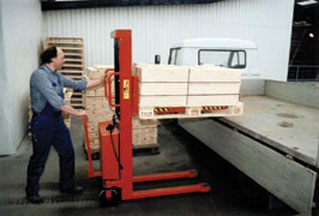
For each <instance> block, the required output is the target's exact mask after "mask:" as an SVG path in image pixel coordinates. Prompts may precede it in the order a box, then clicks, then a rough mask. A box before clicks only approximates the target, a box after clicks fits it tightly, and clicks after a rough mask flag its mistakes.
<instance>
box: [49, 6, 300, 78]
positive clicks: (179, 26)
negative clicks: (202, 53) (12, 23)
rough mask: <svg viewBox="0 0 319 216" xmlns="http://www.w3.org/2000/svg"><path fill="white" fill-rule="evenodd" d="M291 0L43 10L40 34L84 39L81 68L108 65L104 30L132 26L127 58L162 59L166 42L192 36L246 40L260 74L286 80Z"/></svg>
mask: <svg viewBox="0 0 319 216" xmlns="http://www.w3.org/2000/svg"><path fill="white" fill-rule="evenodd" d="M293 5H294V2H293V1H290V0H267V1H264V0H254V1H252V0H241V1H238V0H227V1H222V2H218V3H211V4H196V5H173V6H146V7H115V8H98V9H80V10H60V11H49V12H44V17H45V29H46V31H45V32H44V35H43V36H79V37H83V38H84V40H85V59H86V66H92V65H94V64H113V41H112V40H110V38H109V37H110V36H109V35H110V32H111V31H112V30H114V29H118V28H130V29H132V30H133V61H143V62H148V63H152V62H153V61H154V55H155V54H160V55H161V56H162V62H163V63H166V62H167V59H168V53H169V51H168V50H169V47H170V45H171V44H172V43H173V42H175V41H178V40H183V39H188V38H198V37H229V38H238V39H245V40H251V41H254V42H256V44H257V46H258V48H259V57H260V68H261V69H262V71H263V72H264V78H268V79H277V80H286V77H287V68H288V56H289V47H290V35H291V25H292V14H293Z"/></svg>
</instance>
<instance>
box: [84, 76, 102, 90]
mask: <svg viewBox="0 0 319 216" xmlns="http://www.w3.org/2000/svg"><path fill="white" fill-rule="evenodd" d="M104 78H105V75H103V76H100V78H98V79H95V80H88V83H87V84H86V88H87V89H88V88H93V87H96V86H99V85H101V84H102V83H103V82H104Z"/></svg>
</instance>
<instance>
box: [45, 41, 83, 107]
mask: <svg viewBox="0 0 319 216" xmlns="http://www.w3.org/2000/svg"><path fill="white" fill-rule="evenodd" d="M43 46H44V48H48V47H50V46H58V47H60V48H61V49H62V50H63V52H64V59H65V63H64V65H63V67H62V69H61V70H60V72H61V73H62V74H63V75H65V76H67V77H69V78H72V79H76V80H81V79H83V76H84V69H85V65H84V40H83V38H81V37H46V38H45V40H44V43H43ZM71 105H72V106H73V107H74V108H76V109H82V108H83V107H84V106H85V99H84V95H83V92H80V93H78V92H75V93H74V94H73V95H72V99H71Z"/></svg>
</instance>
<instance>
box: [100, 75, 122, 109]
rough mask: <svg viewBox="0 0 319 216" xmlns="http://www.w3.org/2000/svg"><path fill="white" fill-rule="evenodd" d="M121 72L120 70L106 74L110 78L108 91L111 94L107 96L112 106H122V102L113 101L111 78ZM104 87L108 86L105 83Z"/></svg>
mask: <svg viewBox="0 0 319 216" xmlns="http://www.w3.org/2000/svg"><path fill="white" fill-rule="evenodd" d="M120 74H121V73H120V72H114V73H111V74H109V75H106V76H107V80H108V83H107V84H108V86H107V87H108V92H109V94H108V95H106V98H107V99H108V100H109V105H110V106H111V107H120V106H121V104H113V103H112V99H113V97H112V88H111V87H112V86H111V82H112V81H111V78H112V76H114V75H120ZM104 88H106V85H104Z"/></svg>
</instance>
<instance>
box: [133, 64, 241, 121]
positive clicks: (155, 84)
mask: <svg viewBox="0 0 319 216" xmlns="http://www.w3.org/2000/svg"><path fill="white" fill-rule="evenodd" d="M133 73H134V74H136V75H138V77H139V104H138V106H139V117H140V118H141V119H172V118H201V117H219V116H237V115H242V114H243V103H241V102H240V101H239V89H240V84H241V74H240V71H238V70H233V69H229V68H223V67H217V66H212V65H205V66H177V65H148V64H145V63H139V64H134V67H133Z"/></svg>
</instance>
